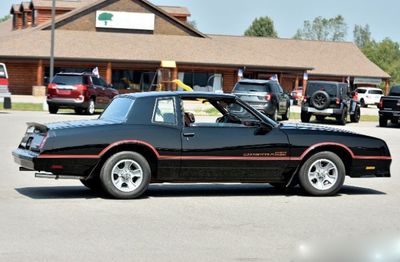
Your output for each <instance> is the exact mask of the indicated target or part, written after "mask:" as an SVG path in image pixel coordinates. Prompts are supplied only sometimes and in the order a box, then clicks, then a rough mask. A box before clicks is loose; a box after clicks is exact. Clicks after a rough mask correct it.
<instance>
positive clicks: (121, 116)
mask: <svg viewBox="0 0 400 262" xmlns="http://www.w3.org/2000/svg"><path fill="white" fill-rule="evenodd" d="M134 103H135V100H134V99H131V98H127V97H121V98H116V99H114V100H113V101H112V102H111V104H110V105H109V106H108V107H107V108H106V110H104V112H103V113H102V114H101V115H100V117H99V119H101V120H111V121H115V122H124V121H126V118H127V117H128V114H129V112H130V111H131V108H132V105H133V104H134Z"/></svg>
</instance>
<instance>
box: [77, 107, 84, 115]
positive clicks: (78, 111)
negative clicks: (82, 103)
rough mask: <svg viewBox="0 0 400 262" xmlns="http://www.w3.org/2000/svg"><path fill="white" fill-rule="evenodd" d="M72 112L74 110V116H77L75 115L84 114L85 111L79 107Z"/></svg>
mask: <svg viewBox="0 0 400 262" xmlns="http://www.w3.org/2000/svg"><path fill="white" fill-rule="evenodd" d="M74 110H75V114H77V115H82V114H83V112H85V109H83V108H80V107H77V108H75V109H74Z"/></svg>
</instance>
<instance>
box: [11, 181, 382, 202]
mask: <svg viewBox="0 0 400 262" xmlns="http://www.w3.org/2000/svg"><path fill="white" fill-rule="evenodd" d="M15 190H16V191H17V192H18V193H20V194H21V195H24V196H26V197H29V198H32V199H94V198H103V199H108V198H109V197H107V196H105V195H103V194H99V193H96V192H94V191H91V190H89V189H87V188H86V187H84V186H61V187H24V188H16V189H15ZM385 194H386V193H384V192H381V191H377V190H374V189H370V188H363V187H355V186H343V188H342V190H341V191H340V192H339V194H338V195H337V196H334V197H339V196H343V195H385ZM254 196H286V197H296V196H302V197H310V196H309V195H307V194H306V193H305V192H304V191H303V190H302V189H301V188H300V187H298V186H297V187H294V188H289V189H277V188H274V187H272V186H270V185H268V184H153V185H150V186H149V189H148V190H147V191H146V192H145V193H144V195H143V196H142V197H141V199H145V198H152V197H154V198H157V197H254Z"/></svg>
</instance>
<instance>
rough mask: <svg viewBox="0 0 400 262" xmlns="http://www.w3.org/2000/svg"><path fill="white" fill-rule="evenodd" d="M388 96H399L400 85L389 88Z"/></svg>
mask: <svg viewBox="0 0 400 262" xmlns="http://www.w3.org/2000/svg"><path fill="white" fill-rule="evenodd" d="M389 96H400V86H394V87H392V89H391V90H390V93H389Z"/></svg>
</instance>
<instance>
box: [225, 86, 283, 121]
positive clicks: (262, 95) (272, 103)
mask: <svg viewBox="0 0 400 262" xmlns="http://www.w3.org/2000/svg"><path fill="white" fill-rule="evenodd" d="M232 92H233V93H234V94H235V95H236V96H238V97H239V98H240V99H242V100H243V101H245V102H247V103H248V104H250V105H251V106H253V107H254V108H255V109H257V110H259V111H261V112H262V113H264V114H266V115H267V116H269V117H270V118H272V119H273V120H275V121H276V120H277V119H278V115H279V116H281V119H282V120H288V119H289V116H290V97H289V96H288V95H287V94H285V93H284V92H283V89H282V87H281V86H280V85H279V83H278V82H277V81H273V80H251V79H245V80H240V81H239V82H237V83H236V85H235V87H234V88H233V91H232Z"/></svg>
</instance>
